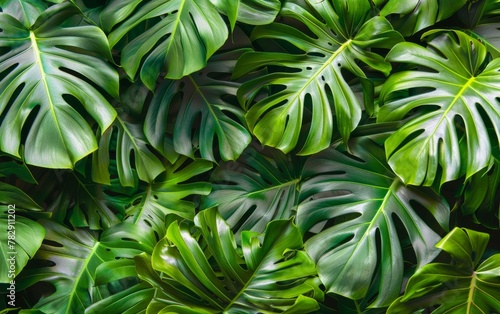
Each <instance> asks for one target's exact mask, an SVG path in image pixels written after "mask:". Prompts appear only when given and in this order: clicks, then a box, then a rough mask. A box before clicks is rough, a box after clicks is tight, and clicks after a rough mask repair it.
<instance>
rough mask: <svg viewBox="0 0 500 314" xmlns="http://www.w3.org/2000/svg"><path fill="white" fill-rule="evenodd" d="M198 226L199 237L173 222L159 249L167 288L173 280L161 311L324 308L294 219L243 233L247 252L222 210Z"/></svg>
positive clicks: (207, 214) (203, 216)
mask: <svg viewBox="0 0 500 314" xmlns="http://www.w3.org/2000/svg"><path fill="white" fill-rule="evenodd" d="M195 225H196V232H195V233H194V234H193V233H191V232H190V226H189V224H186V223H183V224H178V223H173V224H171V225H170V227H169V228H168V232H167V236H166V237H165V238H164V239H163V240H161V241H160V242H159V243H158V244H157V246H156V247H155V250H154V252H153V255H152V266H153V268H154V269H155V270H157V271H161V272H162V273H164V275H165V277H164V278H165V281H164V283H163V285H167V284H168V282H170V281H172V282H173V284H172V287H171V288H170V289H169V290H166V289H164V290H163V292H164V293H165V294H166V295H167V296H168V297H169V298H165V299H161V298H160V299H159V300H158V301H163V303H164V304H163V309H161V310H162V312H160V311H159V310H158V309H160V307H159V306H158V305H156V311H155V313H167V312H168V311H169V310H171V311H174V309H175V312H183V313H195V312H196V313H213V312H227V313H287V310H290V313H291V312H294V311H292V309H294V307H295V308H296V309H297V311H300V312H301V313H309V312H311V311H314V310H315V309H318V305H317V302H316V301H315V300H314V298H319V297H322V294H321V291H320V290H319V289H318V287H317V286H316V285H317V284H318V282H317V281H315V280H314V278H315V277H314V276H315V275H316V268H315V266H314V262H313V261H312V260H311V259H310V258H309V256H308V255H307V254H306V253H305V252H304V251H302V250H301V248H302V237H301V235H300V232H299V230H298V228H297V227H296V226H294V225H293V224H292V223H291V221H290V220H288V221H286V220H275V221H273V222H271V223H270V224H269V225H268V228H267V229H266V232H265V233H264V234H259V233H255V232H251V231H245V232H243V233H242V239H241V243H242V244H241V252H242V253H240V252H239V250H238V249H237V247H236V243H235V239H234V236H233V234H232V232H231V230H230V229H229V226H228V225H227V224H226V223H225V222H224V220H223V219H222V218H221V217H220V216H219V215H218V214H217V210H216V209H208V210H205V211H202V212H201V213H200V214H198V215H197V216H196V218H195ZM197 234H200V235H198V236H197ZM201 243H203V244H204V245H203V246H201V245H200V244H201ZM205 245H206V248H205ZM209 259H210V261H209ZM242 263H244V264H243V265H245V266H244V267H242ZM175 284H181V285H183V286H184V287H185V288H184V289H185V293H182V292H180V291H178V290H175V289H173V287H175ZM188 298H189V299H190V302H187V301H186V299H188ZM200 299H201V301H202V302H200ZM180 300H182V302H181V301H180ZM299 309H300V310H299Z"/></svg>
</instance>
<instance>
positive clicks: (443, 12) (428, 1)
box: [380, 0, 467, 36]
mask: <svg viewBox="0 0 500 314" xmlns="http://www.w3.org/2000/svg"><path fill="white" fill-rule="evenodd" d="M466 2H467V0H406V1H399V0H389V1H388V2H387V3H386V4H385V5H384V7H383V8H382V10H381V11H380V14H381V15H382V16H388V15H392V16H391V17H390V19H391V22H392V24H393V25H394V26H395V27H394V28H396V29H397V30H398V31H399V32H401V34H403V35H404V36H410V35H413V34H415V33H416V32H418V31H419V30H422V29H424V28H426V27H428V26H432V25H434V24H436V23H437V22H439V21H442V20H444V19H446V18H448V17H450V16H452V15H453V13H455V12H457V11H458V10H459V9H460V8H461V7H463V6H464V4H465V3H466Z"/></svg>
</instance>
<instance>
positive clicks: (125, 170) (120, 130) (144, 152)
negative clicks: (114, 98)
mask: <svg viewBox="0 0 500 314" xmlns="http://www.w3.org/2000/svg"><path fill="white" fill-rule="evenodd" d="M118 113H119V114H118V116H117V118H116V119H115V122H114V123H113V125H112V126H111V127H110V128H108V129H107V130H106V131H104V132H103V134H102V135H101V137H100V139H99V150H98V151H96V152H95V153H94V154H93V155H92V162H93V166H92V178H93V179H94V180H95V181H96V182H99V183H104V184H109V183H110V173H109V170H108V168H109V164H110V158H112V157H111V156H112V155H115V156H116V167H117V171H118V178H119V179H120V183H121V185H123V186H129V187H135V186H136V185H137V177H138V178H139V179H140V180H142V181H146V182H153V180H154V179H155V178H156V177H157V176H158V175H159V174H160V173H162V172H163V171H165V166H164V165H163V163H162V161H161V160H160V159H159V158H158V157H157V156H156V155H155V154H154V151H153V150H152V149H150V148H149V147H148V142H147V139H146V138H145V136H144V133H143V130H142V129H143V126H142V125H141V124H138V123H133V122H130V121H128V120H130V118H129V116H128V115H127V114H125V113H124V112H123V111H122V110H118ZM115 136H116V141H114V137H115ZM113 146H114V147H113ZM132 161H134V167H132Z"/></svg>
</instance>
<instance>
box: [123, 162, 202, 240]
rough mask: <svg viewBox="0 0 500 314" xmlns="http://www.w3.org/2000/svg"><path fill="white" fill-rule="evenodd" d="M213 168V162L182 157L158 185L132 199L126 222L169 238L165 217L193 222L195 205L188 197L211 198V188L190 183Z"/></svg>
mask: <svg viewBox="0 0 500 314" xmlns="http://www.w3.org/2000/svg"><path fill="white" fill-rule="evenodd" d="M211 168H212V163H211V162H209V161H206V160H196V161H192V162H190V161H188V159H187V158H179V160H178V161H177V162H176V163H175V164H173V165H171V166H170V167H168V168H167V170H166V172H165V174H163V175H161V176H160V177H159V178H158V180H157V181H156V182H153V183H151V184H149V185H147V186H146V187H145V188H144V189H141V190H140V193H137V194H135V195H134V196H133V197H132V199H131V206H130V207H128V208H127V212H126V217H125V220H126V221H128V222H131V223H133V224H135V225H137V226H139V227H140V228H142V229H144V230H151V229H152V230H154V231H155V232H156V233H157V236H158V237H160V238H162V237H163V236H164V235H165V231H166V230H165V217H166V216H167V215H168V214H176V215H178V216H180V217H182V218H186V219H190V220H192V219H193V218H194V214H195V213H194V211H195V206H194V203H193V202H192V201H190V200H189V199H187V200H186V198H188V197H190V196H195V195H207V194H208V193H209V192H210V189H211V187H210V184H209V183H207V182H203V181H194V182H189V180H190V179H192V178H193V177H196V176H197V175H200V174H202V173H204V172H206V171H208V170H210V169H211Z"/></svg>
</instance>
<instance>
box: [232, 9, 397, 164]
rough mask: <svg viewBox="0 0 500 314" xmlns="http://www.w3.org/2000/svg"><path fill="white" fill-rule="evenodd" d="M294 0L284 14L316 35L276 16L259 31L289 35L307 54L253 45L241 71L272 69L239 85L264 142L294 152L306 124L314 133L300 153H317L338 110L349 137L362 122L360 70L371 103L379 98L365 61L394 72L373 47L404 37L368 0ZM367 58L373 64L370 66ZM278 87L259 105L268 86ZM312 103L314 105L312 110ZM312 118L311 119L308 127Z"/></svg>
mask: <svg viewBox="0 0 500 314" xmlns="http://www.w3.org/2000/svg"><path fill="white" fill-rule="evenodd" d="M307 3H308V5H307V6H302V5H299V4H296V3H295V2H294V1H287V2H285V3H284V5H283V7H282V9H281V12H280V15H282V16H283V17H285V18H291V19H294V20H296V21H297V22H299V23H302V24H303V26H305V27H307V28H308V30H309V32H311V33H312V35H307V34H306V33H304V32H302V31H300V30H299V29H298V28H295V27H293V26H291V25H286V24H282V23H273V24H269V25H265V26H259V27H257V28H255V30H254V31H253V33H252V39H253V40H258V39H276V40H282V41H285V42H287V43H289V44H291V45H293V46H295V47H296V48H298V49H300V50H301V51H303V52H304V53H303V54H292V53H279V52H249V53H246V54H244V55H243V56H242V57H241V58H240V60H239V61H238V63H237V64H236V71H235V76H236V77H239V76H242V75H244V74H246V73H248V72H251V71H254V70H256V69H259V68H261V67H268V69H269V74H267V75H263V76H260V77H258V78H256V79H252V80H250V81H248V82H246V83H245V84H243V86H242V87H241V88H240V89H239V90H238V98H239V99H240V102H241V103H242V104H243V105H244V107H245V108H247V109H248V112H247V114H246V119H247V121H248V124H249V127H250V129H251V130H252V132H253V134H255V136H257V138H258V139H259V140H260V141H261V142H262V144H264V145H268V146H272V147H277V148H279V149H280V150H282V151H284V152H290V151H291V150H292V149H294V148H295V147H296V146H297V143H298V140H299V136H300V133H301V131H304V132H306V133H307V136H306V140H305V143H304V144H303V147H302V148H301V150H300V152H299V154H302V155H308V154H313V153H316V152H318V151H320V150H322V149H324V148H326V147H328V145H330V141H331V138H332V133H333V113H334V111H335V115H336V121H337V127H338V129H339V130H340V134H341V135H342V138H343V139H344V140H346V139H347V138H348V137H349V134H350V132H351V131H352V130H353V129H354V128H355V127H356V126H357V124H358V122H359V120H360V118H361V111H362V106H363V105H362V104H361V103H360V101H359V100H358V98H357V95H356V92H355V91H356V89H355V88H354V87H353V86H352V84H350V83H351V82H350V81H351V80H352V78H357V79H358V81H360V82H361V85H362V87H363V91H364V96H365V104H366V105H367V106H373V105H372V103H373V99H372V97H370V95H372V94H373V84H372V83H371V82H370V81H369V80H368V79H367V74H366V73H365V71H364V70H363V69H362V67H364V68H368V69H371V70H376V71H380V72H382V73H383V74H385V75H387V74H389V71H390V70H391V65H390V64H389V63H387V62H385V61H384V58H383V56H381V55H378V54H376V53H375V52H372V51H371V50H372V49H373V48H390V47H392V46H393V45H394V44H395V43H397V42H398V41H401V40H402V38H401V36H400V35H399V33H398V32H396V31H394V30H393V29H392V27H391V25H390V24H389V22H388V21H387V20H386V19H384V18H382V17H378V16H375V17H372V15H371V7H370V4H369V2H368V1H355V2H353V3H352V4H351V3H349V5H347V2H344V1H335V2H334V3H333V6H332V4H331V3H330V2H329V1H308V2H307ZM365 65H366V67H365ZM267 88H270V90H271V91H273V90H277V91H276V92H274V93H272V94H271V95H269V96H268V97H264V98H262V99H260V98H258V99H259V100H258V101H257V103H255V104H254V105H251V103H252V101H253V100H254V99H255V97H256V96H257V95H258V94H259V92H260V91H263V90H265V89H267ZM309 108H310V111H311V112H308V111H309ZM309 120H310V123H311V125H310V127H304V125H306V124H307V122H309Z"/></svg>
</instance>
